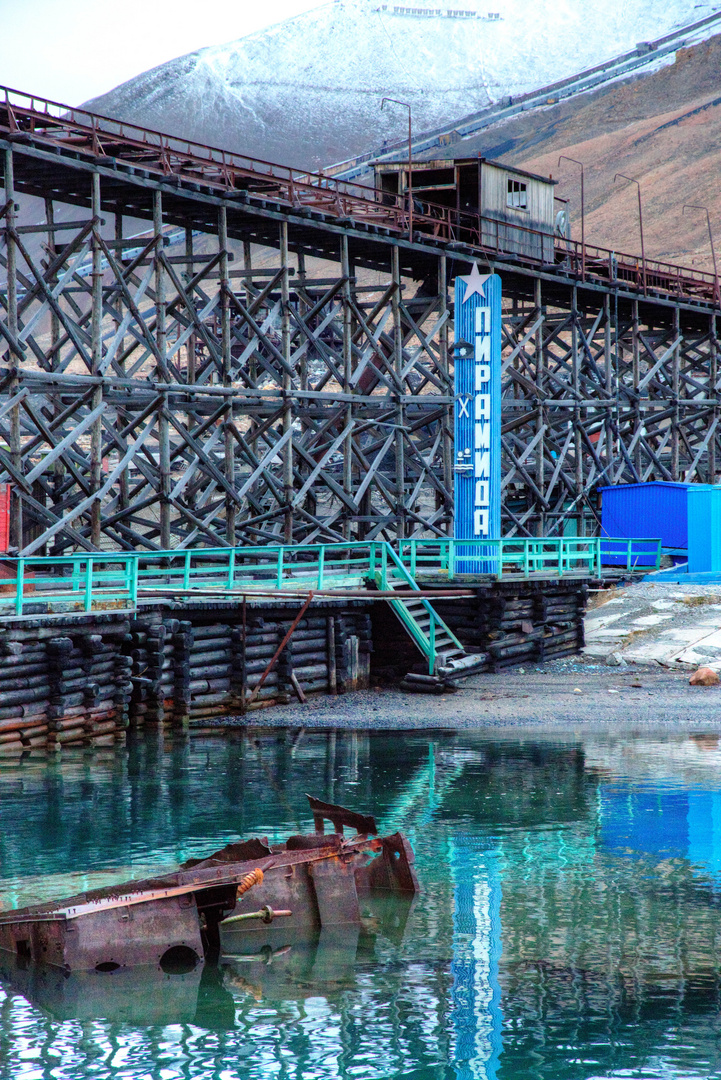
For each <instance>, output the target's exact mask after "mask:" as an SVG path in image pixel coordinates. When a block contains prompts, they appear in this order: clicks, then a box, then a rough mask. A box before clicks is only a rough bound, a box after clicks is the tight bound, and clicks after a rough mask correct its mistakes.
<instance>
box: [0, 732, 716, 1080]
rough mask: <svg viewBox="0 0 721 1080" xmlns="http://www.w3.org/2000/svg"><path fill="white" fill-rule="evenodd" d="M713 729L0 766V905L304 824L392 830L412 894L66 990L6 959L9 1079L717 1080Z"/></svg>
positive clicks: (310, 743) (275, 835)
mask: <svg viewBox="0 0 721 1080" xmlns="http://www.w3.org/2000/svg"><path fill="white" fill-rule="evenodd" d="M719 765H721V761H720V760H719V744H718V740H717V739H716V737H715V736H714V735H712V734H707V733H702V734H701V735H696V736H694V737H688V736H686V735H677V736H669V735H658V736H644V737H641V736H637V735H633V734H632V733H625V734H624V733H619V732H615V733H614V734H613V735H605V734H602V735H599V734H593V733H589V734H588V735H585V736H583V737H581V736H578V735H577V734H573V733H569V734H568V735H557V736H554V737H553V738H550V737H548V738H545V739H544V738H543V737H540V736H539V735H538V733H529V734H528V735H527V737H525V738H520V737H519V736H518V735H517V734H512V735H509V737H507V738H504V737H500V736H496V737H495V738H494V739H488V738H484V737H483V736H481V735H473V734H463V735H453V734H446V735H443V734H437V735H435V736H432V737H429V736H425V735H408V734H403V735H394V734H383V735H368V734H364V733H354V734H353V735H349V734H343V733H340V732H338V733H336V734H325V733H324V734H309V733H303V734H300V733H298V732H295V733H288V734H287V735H286V734H285V733H272V734H267V735H261V736H259V737H255V738H249V737H237V738H232V739H225V740H223V739H218V740H204V741H200V740H199V741H197V742H195V741H193V742H184V743H174V744H172V745H167V746H163V745H162V744H161V743H159V742H158V741H157V740H154V739H147V740H143V741H141V742H139V743H138V744H137V745H135V746H133V747H131V748H130V749H129V751H127V752H124V751H123V752H116V751H110V750H109V751H108V752H107V753H106V752H101V753H88V754H84V753H81V752H78V753H77V754H75V755H74V756H71V755H69V756H67V757H63V758H62V759H60V760H58V761H55V760H53V761H52V762H46V761H44V760H43V759H37V760H35V759H33V758H30V759H28V760H27V761H25V762H23V763H21V764H19V765H17V764H12V765H10V764H0V815H1V816H0V820H1V821H2V828H1V829H0V903H2V904H4V905H6V906H13V905H16V904H21V903H27V902H31V901H32V900H34V899H36V898H37V899H41V898H42V899H44V898H49V897H50V896H59V895H63V894H66V893H68V892H73V891H77V889H78V888H82V887H85V886H84V884H83V883H86V884H87V886H93V885H95V884H100V883H102V884H105V883H108V882H110V881H112V880H122V879H123V878H125V877H128V876H129V875H131V874H135V873H136V872H137V871H138V870H139V869H141V868H142V869H141V872H146V871H147V870H149V869H155V868H158V867H166V866H169V865H173V864H174V863H175V862H177V861H181V860H184V859H187V858H190V857H197V856H198V855H201V854H202V853H204V852H206V851H208V850H212V849H214V848H217V847H220V846H222V845H223V844H225V843H227V842H229V841H230V840H233V839H236V838H237V837H238V835H246V836H247V835H249V834H261V835H268V836H269V837H270V839H271V840H274V839H280V838H281V837H283V836H285V835H287V834H288V833H289V832H297V831H303V830H307V829H309V828H311V820H310V818H309V815H308V810H307V802H306V800H305V792H306V791H310V792H311V793H313V794H316V795H318V796H319V797H320V798H326V799H329V800H330V799H332V800H334V801H337V802H340V803H343V804H345V805H350V806H355V807H357V808H359V809H362V810H369V811H372V812H374V813H375V815H376V817H377V819H378V821H379V824H380V826H381V828H382V830H383V831H389V830H392V829H396V828H403V829H404V830H405V831H406V832H407V833H408V834H409V836H410V839H411V842H412V843H413V846H414V848H415V851H416V867H417V870H418V874H419V878H420V880H421V884H422V888H423V891H422V894H421V895H420V896H419V897H418V898H417V899H416V900H415V902H414V903H413V904H411V905H409V904H408V903H405V902H403V901H400V902H399V901H397V900H390V899H389V900H388V901H387V902H385V903H379V902H375V901H374V903H373V904H371V903H370V901H364V904H363V924H362V926H361V928H360V929H356V930H353V931H350V932H347V931H340V930H338V931H335V932H332V933H329V932H327V931H323V933H321V934H318V935H316V936H315V937H314V938H312V939H311V940H308V939H304V940H292V939H291V938H290V937H289V935H288V932H287V931H286V932H284V931H283V930H282V928H277V929H276V928H271V929H270V930H269V931H268V932H267V937H265V938H263V939H262V940H261V938H255V939H254V941H253V943H252V945H250V946H244V945H243V944H242V943H241V944H239V945H238V947H237V948H236V947H235V946H232V947H231V948H227V949H226V950H225V952H224V955H223V956H222V957H221V959H220V961H219V963H218V964H217V965H205V966H202V965H200V966H199V967H198V968H197V969H196V970H195V971H193V972H190V973H185V974H166V973H164V972H160V971H156V970H155V969H152V970H147V971H135V972H128V971H120V972H113V973H112V974H111V975H108V974H105V975H101V974H98V973H94V972H93V973H89V974H87V975H73V976H71V977H65V976H64V975H62V974H61V973H58V972H55V971H52V970H43V969H39V968H35V967H32V966H25V967H22V966H18V964H16V963H14V962H13V961H11V959H10V958H8V957H3V956H1V955H0V1076H1V1077H2V1078H3V1080H5V1076H7V1077H10V1076H12V1077H13V1080H17V1078H21V1080H31V1078H32V1080H51V1078H52V1080H63V1078H65V1077H72V1078H73V1080H78V1078H85V1077H88V1078H89V1077H93V1078H95V1077H98V1078H100V1080H104V1078H105V1077H113V1078H115V1077H119V1076H120V1077H123V1078H131V1080H141V1078H144V1077H153V1078H154V1080H155V1077H162V1078H163V1080H172V1078H174V1077H189V1078H190V1077H201V1076H202V1077H204V1078H205V1077H208V1078H216V1077H217V1078H218V1080H220V1078H222V1080H229V1078H231V1080H232V1078H235V1077H238V1078H239V1080H240V1078H243V1080H245V1078H249V1080H255V1078H256V1077H257V1078H260V1077H263V1078H265V1077H268V1076H278V1077H283V1078H285V1077H288V1078H291V1080H295V1078H298V1080H300V1078H303V1080H316V1078H317V1080H325V1078H328V1080H330V1078H338V1077H343V1078H345V1077H348V1078H350V1077H354V1078H355V1077H359V1078H362V1080H365V1078H368V1080H374V1078H376V1077H377V1078H381V1077H382V1078H387V1077H395V1076H398V1077H400V1076H404V1077H406V1076H408V1077H412V1078H416V1080H420V1078H423V1080H426V1078H428V1080H430V1078H431V1077H432V1078H433V1080H451V1078H455V1077H461V1078H463V1080H471V1078H474V1080H476V1078H477V1080H491V1078H497V1080H520V1078H524V1080H526V1078H529V1077H534V1078H535V1077H549V1078H550V1077H553V1078H556V1077H562V1078H566V1077H568V1078H574V1080H575V1078H589V1080H591V1078H599V1077H612V1076H613V1077H615V1076H643V1077H661V1076H663V1077H664V1078H665V1077H711V1076H713V1077H716V1076H719V1077H721V1054H720V1053H719V1044H718V1040H719V1034H720V1032H719V1006H720V1005H721V978H720V972H719V962H718V959H717V958H718V956H719V946H721V910H720V905H721V877H720V874H721V768H719Z"/></svg>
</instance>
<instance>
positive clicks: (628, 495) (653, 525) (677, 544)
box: [599, 481, 692, 548]
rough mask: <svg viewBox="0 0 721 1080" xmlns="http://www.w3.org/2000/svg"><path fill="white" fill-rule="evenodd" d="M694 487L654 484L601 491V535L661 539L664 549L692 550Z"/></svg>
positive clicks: (624, 485) (658, 482)
mask: <svg viewBox="0 0 721 1080" xmlns="http://www.w3.org/2000/svg"><path fill="white" fill-rule="evenodd" d="M691 486H692V485H690V484H672V483H665V482H660V481H654V482H652V483H649V484H620V485H618V486H617V487H603V488H599V491H600V493H601V535H602V536H625V537H633V536H640V537H661V540H662V541H663V546H664V547H671V548H685V547H688V496H687V493H688V489H689V487H691Z"/></svg>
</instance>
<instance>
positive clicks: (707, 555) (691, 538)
mask: <svg viewBox="0 0 721 1080" xmlns="http://www.w3.org/2000/svg"><path fill="white" fill-rule="evenodd" d="M687 497H688V572H689V574H697V573H704V572H706V571H708V570H721V487H712V486H711V485H710V484H694V485H692V486H689V489H688V493H687Z"/></svg>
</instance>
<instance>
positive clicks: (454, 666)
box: [374, 544, 486, 679]
mask: <svg viewBox="0 0 721 1080" xmlns="http://www.w3.org/2000/svg"><path fill="white" fill-rule="evenodd" d="M374 580H375V583H376V585H377V586H378V588H379V589H380V590H381V591H384V592H390V591H395V590H396V589H404V590H406V591H407V590H408V588H409V587H410V588H411V589H413V590H415V591H420V587H419V585H418V583H417V582H416V580H415V578H414V577H412V575H411V574H410V572H409V571H408V570H407V569H406V567H405V566H404V565H403V563H402V562H401V560H400V559H399V558H398V556H397V555H396V553H395V552H394V551H393V549H392V547H391V546H390V544H386V545H384V551H383V558H382V564H381V567H380V569H377V570H376V571H375V574H374ZM388 603H389V604H390V606H391V608H392V609H393V611H394V613H395V614H396V616H397V617H398V619H399V620H400V622H401V625H402V626H403V627H404V629H405V630H406V631H407V632H408V634H409V635H410V637H411V638H412V639H413V641H414V643H415V644H416V646H417V647H418V649H420V651H421V653H422V654H423V655H424V656H425V657H426V658H427V659H428V672H429V674H430V675H436V676H438V677H439V678H441V679H453V678H461V677H463V676H464V675H470V674H472V672H473V671H474V670H476V669H477V668H479V667H481V666H482V665H483V664H484V663H485V661H486V657H485V656H484V657H482V658H481V657H479V656H478V655H477V654H473V653H471V654H469V653H467V652H466V651H465V649H464V648H463V646H462V645H461V643H460V641H459V640H458V638H457V637H456V635H455V634H454V633H453V631H452V630H451V629H450V627H448V626H447V625H446V624H445V623H444V621H443V619H441V617H440V616H439V615H438V614H437V612H436V611H434V609H433V607H432V606H431V604H430V603H429V601H428V600H426V598H425V597H423V596H418V597H412V596H404V597H400V596H399V597H398V599H393V598H389V599H388Z"/></svg>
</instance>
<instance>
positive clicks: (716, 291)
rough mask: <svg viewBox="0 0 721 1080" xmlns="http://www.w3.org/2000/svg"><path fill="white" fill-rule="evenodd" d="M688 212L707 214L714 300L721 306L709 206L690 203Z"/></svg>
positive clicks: (684, 209)
mask: <svg viewBox="0 0 721 1080" xmlns="http://www.w3.org/2000/svg"><path fill="white" fill-rule="evenodd" d="M687 210H703V212H704V213H705V214H706V224H707V225H708V239H709V243H710V245H711V258H712V259H713V277H714V300H715V301H716V303H717V304H720V303H721V295H720V293H719V283H718V270H717V268H716V249H715V248H714V243H713V233H712V232H711V218H710V217H709V212H708V207H707V206H696V205H695V204H694V203H688V204H687V205H686V206H684V208H683V212H684V214H685V213H686V211H687Z"/></svg>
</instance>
